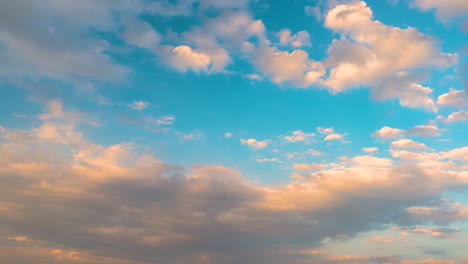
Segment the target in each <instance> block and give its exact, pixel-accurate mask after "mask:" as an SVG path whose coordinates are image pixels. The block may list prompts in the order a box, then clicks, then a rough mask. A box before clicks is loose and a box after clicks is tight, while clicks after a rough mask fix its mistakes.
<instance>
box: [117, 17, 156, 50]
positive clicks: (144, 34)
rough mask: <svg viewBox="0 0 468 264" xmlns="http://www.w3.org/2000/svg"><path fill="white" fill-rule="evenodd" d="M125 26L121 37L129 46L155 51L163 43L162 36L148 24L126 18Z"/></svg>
mask: <svg viewBox="0 0 468 264" xmlns="http://www.w3.org/2000/svg"><path fill="white" fill-rule="evenodd" d="M124 26H125V29H124V31H123V32H121V37H122V38H123V39H124V41H125V42H126V43H127V44H129V45H133V46H136V47H140V48H146V49H149V50H154V49H156V48H157V46H158V45H159V44H160V42H161V39H162V36H161V35H160V34H159V33H158V32H156V30H155V29H154V28H153V27H152V26H151V25H150V24H149V23H148V22H144V21H141V20H137V19H134V18H126V19H124Z"/></svg>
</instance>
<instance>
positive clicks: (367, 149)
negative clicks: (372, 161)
mask: <svg viewBox="0 0 468 264" xmlns="http://www.w3.org/2000/svg"><path fill="white" fill-rule="evenodd" d="M362 151H364V152H367V153H373V152H376V151H379V148H377V147H371V148H362Z"/></svg>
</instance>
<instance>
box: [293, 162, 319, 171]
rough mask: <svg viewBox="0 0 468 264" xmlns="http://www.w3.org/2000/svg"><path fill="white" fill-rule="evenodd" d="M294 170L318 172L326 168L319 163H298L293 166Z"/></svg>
mask: <svg viewBox="0 0 468 264" xmlns="http://www.w3.org/2000/svg"><path fill="white" fill-rule="evenodd" d="M293 167H294V170H296V171H316V170H321V169H323V168H324V166H323V165H322V164H318V163H310V164H306V163H297V164H293Z"/></svg>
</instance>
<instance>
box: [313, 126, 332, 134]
mask: <svg viewBox="0 0 468 264" xmlns="http://www.w3.org/2000/svg"><path fill="white" fill-rule="evenodd" d="M317 131H318V132H319V133H320V134H324V135H327V134H331V133H334V132H335V129H334V128H333V127H329V128H325V127H317Z"/></svg>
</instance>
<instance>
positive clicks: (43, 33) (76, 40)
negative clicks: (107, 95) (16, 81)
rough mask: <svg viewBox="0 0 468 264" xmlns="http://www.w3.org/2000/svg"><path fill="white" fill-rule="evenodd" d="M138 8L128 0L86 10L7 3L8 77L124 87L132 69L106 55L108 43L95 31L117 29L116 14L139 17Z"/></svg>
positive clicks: (49, 0) (3, 34)
mask: <svg viewBox="0 0 468 264" xmlns="http://www.w3.org/2000/svg"><path fill="white" fill-rule="evenodd" d="M111 5H112V8H111ZM139 6H140V3H137V2H135V4H134V5H132V6H130V5H128V4H126V3H125V2H124V1H118V2H112V1H99V2H91V1H87V4H85V5H78V4H63V3H61V4H57V3H56V1H53V0H46V1H42V2H41V3H40V4H39V3H37V2H35V1H23V2H8V3H2V8H1V9H2V11H1V13H0V17H1V18H0V24H1V25H2V26H1V27H0V43H1V45H2V47H3V48H2V50H1V51H0V59H1V60H2V61H3V63H2V65H3V66H0V71H1V72H2V75H4V76H5V75H6V76H8V77H14V76H16V77H20V78H22V77H28V78H33V79H38V78H43V77H45V78H53V79H59V80H61V81H66V82H72V83H79V82H81V81H84V80H88V81H89V80H93V81H101V82H109V83H115V82H123V81H124V80H125V78H126V76H127V74H128V72H129V69H128V68H127V67H126V66H123V65H119V64H117V63H116V62H114V61H113V60H112V59H111V58H110V56H108V55H107V54H106V51H107V48H108V47H107V46H108V45H107V42H106V41H104V40H102V39H100V38H98V37H97V36H96V35H93V34H92V33H91V31H92V29H96V30H102V31H113V30H115V29H116V26H117V25H118V24H117V23H115V20H114V19H113V12H112V10H114V11H123V10H127V11H128V12H136V9H138V8H139ZM27 10H30V11H31V10H34V12H29V11H27ZM24 12H27V15H26V16H25V13H24ZM20 17H23V18H21V19H20ZM50 58H54V59H50ZM6 65H8V67H6Z"/></svg>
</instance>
